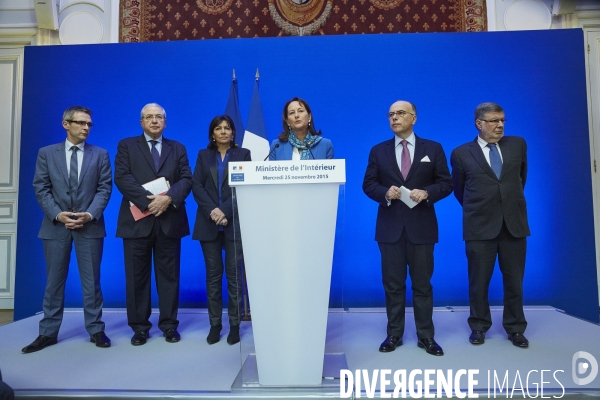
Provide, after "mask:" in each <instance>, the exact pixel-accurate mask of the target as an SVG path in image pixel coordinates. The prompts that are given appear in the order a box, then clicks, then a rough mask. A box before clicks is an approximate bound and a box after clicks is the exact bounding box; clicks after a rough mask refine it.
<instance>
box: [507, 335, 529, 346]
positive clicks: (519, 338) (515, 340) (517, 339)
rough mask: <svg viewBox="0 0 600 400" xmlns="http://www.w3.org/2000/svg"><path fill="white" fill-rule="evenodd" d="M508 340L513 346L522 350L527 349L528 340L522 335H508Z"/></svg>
mask: <svg viewBox="0 0 600 400" xmlns="http://www.w3.org/2000/svg"><path fill="white" fill-rule="evenodd" d="M508 340H510V341H511V342H512V344H513V345H514V346H517V347H522V348H526V347H529V340H527V338H526V337H525V336H524V335H523V334H522V333H509V334H508Z"/></svg>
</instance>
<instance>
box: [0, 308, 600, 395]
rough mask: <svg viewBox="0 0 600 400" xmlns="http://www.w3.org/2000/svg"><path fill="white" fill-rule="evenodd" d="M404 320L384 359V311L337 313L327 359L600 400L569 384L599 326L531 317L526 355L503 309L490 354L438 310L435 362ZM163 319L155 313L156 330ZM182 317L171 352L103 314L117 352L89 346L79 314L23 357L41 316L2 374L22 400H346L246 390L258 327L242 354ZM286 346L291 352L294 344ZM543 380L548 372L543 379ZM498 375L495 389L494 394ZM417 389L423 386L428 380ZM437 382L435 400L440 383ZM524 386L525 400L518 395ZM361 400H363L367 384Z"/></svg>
mask: <svg viewBox="0 0 600 400" xmlns="http://www.w3.org/2000/svg"><path fill="white" fill-rule="evenodd" d="M408 311H409V313H408V314H407V318H406V332H405V334H404V338H403V339H404V345H403V346H401V347H399V348H397V349H396V351H394V352H392V353H380V352H379V351H378V347H379V344H380V343H381V341H382V340H383V339H384V338H385V330H386V329H385V327H386V316H385V312H384V310H383V309H346V310H331V311H330V313H329V322H328V336H327V344H326V349H325V351H326V353H332V354H337V355H338V356H339V355H340V354H343V355H344V356H345V359H346V362H347V365H348V369H349V370H351V371H356V370H358V369H361V370H367V371H368V376H369V377H372V375H373V371H374V370H384V369H388V370H391V373H392V375H393V373H394V371H397V370H406V372H407V377H408V374H410V373H411V371H414V370H417V369H419V370H421V371H422V372H424V371H425V370H427V369H432V370H441V371H440V372H443V373H446V372H447V370H452V371H454V373H456V372H457V371H458V370H461V369H464V370H474V369H475V370H479V372H478V375H477V377H476V379H477V380H478V384H477V385H476V386H475V393H477V394H479V397H488V390H490V392H489V395H490V396H491V397H494V396H493V394H494V393H493V390H494V387H495V388H496V397H502V398H506V397H507V390H508V397H512V398H514V397H517V398H523V397H526V398H529V397H536V393H537V396H538V397H540V398H541V397H542V396H541V392H540V386H543V387H544V393H543V397H549V398H552V397H553V396H554V397H565V398H570V399H571V398H580V397H581V398H588V399H589V398H590V397H591V396H594V397H595V396H599V397H600V374H598V375H599V376H596V378H595V379H593V380H592V382H591V383H589V384H587V385H582V386H579V385H576V384H575V383H574V381H573V378H572V368H573V365H574V360H573V356H574V354H575V353H576V352H579V351H584V352H587V353H590V354H591V355H593V356H594V357H595V358H596V359H597V360H600V326H598V325H596V324H593V323H590V322H587V321H583V320H580V319H577V318H574V317H572V316H569V315H567V314H565V313H563V312H561V311H559V310H556V309H554V308H552V307H544V306H540V307H528V308H527V309H526V311H525V314H526V316H527V319H528V322H529V325H528V328H527V331H526V336H527V338H528V339H529V341H530V347H529V348H528V349H520V348H517V347H514V346H513V345H512V344H511V343H510V342H509V341H508V340H507V337H506V334H505V333H504V331H503V329H502V324H501V320H502V309H501V308H494V309H493V312H492V315H493V321H494V325H493V327H492V328H491V330H490V331H489V332H488V334H487V336H486V342H485V344H484V345H480V346H473V345H471V344H470V343H469V341H468V337H469V334H470V330H469V327H468V325H467V322H466V320H467V316H468V309H466V308H464V307H462V308H461V307H443V308H436V309H435V312H434V316H433V318H434V322H435V327H436V336H435V338H436V340H437V342H438V343H439V344H440V345H441V346H442V347H443V349H444V352H445V355H444V356H443V357H434V356H431V355H429V354H427V353H425V351H424V350H423V349H420V348H418V347H417V338H416V334H415V327H414V320H413V318H412V314H410V312H411V311H412V310H408ZM157 317H158V316H157V314H156V313H153V315H152V319H151V321H152V322H153V324H154V325H156V321H157ZM179 317H180V321H181V323H180V327H179V331H180V333H181V337H182V340H181V342H179V343H174V344H172V343H167V342H165V340H164V338H163V337H162V335H161V332H160V331H159V330H158V328H156V327H153V328H152V330H151V331H150V335H151V337H150V339H149V340H148V343H147V344H146V345H144V346H138V347H134V346H131V344H130V342H129V340H130V338H131V335H132V332H131V330H130V329H129V327H128V326H127V319H126V313H125V311H124V310H105V311H104V320H105V322H106V333H107V335H108V336H109V337H110V338H111V339H112V347H111V348H108V349H100V348H96V347H95V346H94V345H93V344H92V343H90V342H89V337H88V335H87V333H86V332H85V329H84V326H83V313H82V311H81V310H67V312H66V313H65V318H64V322H63V326H62V328H61V331H60V334H59V337H58V344H56V345H54V346H50V347H48V348H46V349H44V350H42V351H39V352H36V353H31V354H21V348H23V347H24V346H25V345H27V344H29V343H30V342H31V341H33V339H35V337H36V336H37V334H38V321H39V320H40V318H41V316H40V315H36V316H34V317H30V318H27V319H24V320H21V321H17V322H13V323H10V324H8V325H4V326H1V327H0V368H1V370H2V374H3V377H4V380H5V381H6V382H7V383H8V384H9V385H10V386H11V387H13V389H14V390H15V394H16V395H17V398H24V399H25V398H28V399H32V398H40V399H57V398H93V399H104V398H106V399H117V398H121V399H125V398H126V399H146V398H148V399H161V398H165V399H167V398H168V399H174V398H176V399H224V398H228V399H254V398H256V399H283V398H285V399H308V398H311V399H314V398H340V381H339V379H333V380H332V379H329V381H330V382H328V383H329V384H328V385H325V386H324V387H322V388H265V387H243V385H241V382H242V381H243V379H242V378H243V377H241V376H238V374H239V372H240V370H241V369H242V366H243V365H244V362H245V361H246V360H247V358H248V356H249V355H251V354H253V353H254V346H253V338H252V324H251V323H250V322H244V323H242V328H241V335H242V342H241V343H240V344H238V345H234V346H230V345H228V344H227V342H226V340H225V339H226V335H227V332H228V326H226V325H224V327H223V332H222V338H221V341H220V342H219V343H217V344H214V345H208V344H207V343H206V336H207V334H208V331H209V324H208V316H207V315H206V311H205V310H180V315H179ZM224 317H225V318H224V323H226V321H227V318H226V316H224ZM289 345H290V346H294V343H290V344H289ZM592 364H593V362H592ZM245 368H246V367H245ZM542 370H544V371H547V372H545V374H544V375H543V376H542V375H541V371H542ZM534 371H535V372H534ZM560 371H562V372H560ZM488 373H489V374H490V376H491V381H490V384H489V385H488ZM494 374H495V375H496V377H497V379H498V383H496V384H494ZM505 378H506V381H505V382H504V388H503V391H502V392H500V391H499V389H500V386H502V383H503V380H504V379H505ZM518 378H519V379H518ZM236 379H237V380H236ZM378 379H379V378H378ZM388 379H389V380H391V383H390V384H389V386H388V388H387V390H388V391H389V392H388V394H390V393H391V392H392V391H393V389H394V382H393V378H392V376H391V375H388ZM417 379H421V380H423V379H424V378H423V375H422V374H421V375H419V376H417ZM433 379H434V383H433V385H432V389H433V390H434V393H435V387H436V385H435V376H434V377H433ZM519 380H520V381H521V382H522V386H521V387H522V388H523V389H524V390H521V389H520V387H519ZM236 382H237V383H236ZM460 382H461V388H460V390H466V388H465V387H463V383H465V385H464V386H466V379H463V380H461V381H460ZM515 382H516V386H515ZM542 382H543V383H542ZM377 387H378V388H379V385H378V386H377ZM563 388H564V389H563ZM513 389H515V391H514V392H512V396H511V391H512V390H513ZM527 389H529V393H527ZM523 393H524V394H525V396H524V395H523ZM456 394H457V393H455V396H456ZM380 395H381V393H379V392H378V391H376V392H375V394H374V397H375V398H380ZM407 396H409V394H408V393H407ZM360 397H361V398H367V393H366V391H365V386H364V384H363V386H362V393H361V395H360ZM352 398H358V396H357V394H356V393H354V394H352Z"/></svg>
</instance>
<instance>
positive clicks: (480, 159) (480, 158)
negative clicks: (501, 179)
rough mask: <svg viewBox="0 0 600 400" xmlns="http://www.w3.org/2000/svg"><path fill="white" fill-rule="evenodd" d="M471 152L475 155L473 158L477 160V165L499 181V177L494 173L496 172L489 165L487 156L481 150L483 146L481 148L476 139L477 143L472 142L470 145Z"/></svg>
mask: <svg viewBox="0 0 600 400" xmlns="http://www.w3.org/2000/svg"><path fill="white" fill-rule="evenodd" d="M469 151H470V152H471V154H472V155H473V158H474V159H475V161H477V163H478V164H479V166H480V167H481V168H482V169H483V170H484V171H485V172H486V173H487V174H488V175H489V176H490V177H492V178H494V179H496V180H497V179H498V177H497V176H496V174H495V173H494V170H492V167H490V164H488V162H487V160H486V159H485V156H484V155H483V150H482V149H481V146H479V142H477V138H475V141H473V142H471V143H470V145H469Z"/></svg>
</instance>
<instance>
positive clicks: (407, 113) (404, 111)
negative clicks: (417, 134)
mask: <svg viewBox="0 0 600 400" xmlns="http://www.w3.org/2000/svg"><path fill="white" fill-rule="evenodd" d="M388 118H389V121H390V128H391V129H392V131H393V132H394V134H395V135H396V136H399V137H400V138H402V139H406V138H407V137H409V136H410V135H411V134H412V132H413V125H414V124H415V122H417V108H416V107H415V105H414V104H413V103H411V102H410V101H405V100H398V101H396V102H395V103H394V104H392V105H391V106H390V111H389V112H388Z"/></svg>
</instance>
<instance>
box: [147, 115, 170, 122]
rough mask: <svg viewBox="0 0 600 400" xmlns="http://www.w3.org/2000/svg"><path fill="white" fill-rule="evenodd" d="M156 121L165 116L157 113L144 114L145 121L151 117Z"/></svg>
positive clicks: (150, 119)
mask: <svg viewBox="0 0 600 400" xmlns="http://www.w3.org/2000/svg"><path fill="white" fill-rule="evenodd" d="M155 118H156V120H157V121H162V120H163V119H165V117H164V116H163V115H162V114H157V115H144V119H145V120H146V121H152V120H153V119H155Z"/></svg>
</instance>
